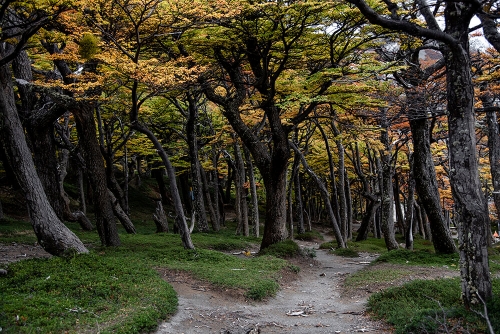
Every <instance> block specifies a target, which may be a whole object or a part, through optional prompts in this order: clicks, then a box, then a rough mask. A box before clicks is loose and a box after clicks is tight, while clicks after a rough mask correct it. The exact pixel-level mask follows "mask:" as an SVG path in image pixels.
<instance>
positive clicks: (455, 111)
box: [349, 0, 492, 307]
mask: <svg viewBox="0 0 500 334" xmlns="http://www.w3.org/2000/svg"><path fill="white" fill-rule="evenodd" d="M349 2H350V3H352V4H354V5H355V6H356V7H357V8H358V9H359V10H360V11H361V13H362V14H363V15H364V16H365V17H366V18H367V19H368V20H369V21H370V22H371V23H373V24H377V25H380V26H382V27H384V28H387V29H391V30H395V31H401V32H404V33H406V34H409V35H412V36H415V37H420V38H427V39H430V40H434V41H437V42H438V43H439V45H440V51H441V53H442V54H443V58H444V61H445V65H446V69H447V71H446V81H447V101H448V104H447V111H448V123H449V143H450V145H449V150H450V167H451V169H450V172H451V173H450V177H451V186H452V191H453V198H454V201H455V209H456V215H457V222H458V231H459V251H460V259H461V263H460V267H461V268H460V273H461V278H462V296H463V301H464V304H465V305H466V307H470V306H471V304H473V303H476V302H477V301H478V300H487V299H489V298H490V297H491V294H492V292H491V279H490V274H489V265H488V253H487V249H486V245H487V242H486V239H487V238H489V231H488V229H487V227H488V223H489V219H488V214H487V207H486V201H485V199H484V196H483V193H482V191H481V184H480V181H479V174H478V168H477V160H476V138H475V132H474V116H475V115H474V91H473V84H472V77H471V68H470V59H469V52H468V51H469V45H468V39H469V37H468V34H469V25H470V21H471V19H472V17H473V16H474V15H475V14H476V13H477V12H478V11H479V10H480V9H481V8H480V3H471V2H462V1H458V2H448V3H446V4H445V5H444V9H443V11H442V13H440V14H442V15H443V17H444V23H445V25H446V29H445V30H444V31H443V30H442V29H441V28H440V27H439V25H438V23H437V20H436V17H435V16H434V15H433V12H432V11H431V9H430V8H429V6H428V4H427V3H426V2H425V1H416V3H415V5H416V7H417V8H418V9H419V11H420V14H421V15H422V16H423V17H424V19H425V24H426V27H424V26H421V25H418V24H416V23H414V22H411V21H410V20H409V18H407V17H404V14H402V13H401V12H400V11H399V10H400V8H399V7H398V5H396V4H395V3H392V2H390V1H387V2H386V5H387V8H386V12H384V14H379V13H377V12H376V11H375V10H374V9H373V8H372V7H370V6H369V5H368V4H367V3H366V2H365V1H363V0H349ZM436 6H438V7H436V9H437V10H438V9H439V6H440V5H436Z"/></svg>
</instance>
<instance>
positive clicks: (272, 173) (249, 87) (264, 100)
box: [185, 1, 376, 248]
mask: <svg viewBox="0 0 500 334" xmlns="http://www.w3.org/2000/svg"><path fill="white" fill-rule="evenodd" d="M232 10H234V11H237V10H239V12H238V13H236V14H233V16H232V17H229V18H227V19H222V20H215V22H216V23H217V22H219V24H213V25H208V26H207V25H206V26H207V27H206V28H205V29H203V30H197V31H196V32H189V33H186V34H185V36H186V37H185V38H186V41H187V42H186V44H190V45H193V46H196V48H195V47H191V48H190V49H189V50H188V52H192V53H193V54H194V55H193V58H196V59H199V58H201V59H203V60H204V61H205V62H210V61H211V62H214V61H215V63H216V64H215V65H213V66H211V67H210V71H207V72H206V73H205V75H204V76H203V77H202V78H201V80H200V81H201V82H202V83H203V84H204V89H205V94H206V95H207V97H208V99H209V100H211V101H212V102H214V103H216V104H217V105H218V106H220V108H221V109H222V110H223V113H224V115H225V117H226V118H227V120H228V122H229V123H230V124H231V126H232V127H233V129H234V131H235V132H236V133H237V134H238V136H239V137H240V138H241V140H242V141H243V143H244V145H245V146H246V148H247V149H248V150H249V151H250V152H251V154H252V157H253V160H254V162H255V166H256V167H257V168H258V170H259V171H260V174H261V175H262V178H263V181H264V187H265V190H266V221H265V226H264V235H263V240H262V244H261V248H266V247H268V246H269V245H271V244H273V243H276V242H279V241H282V240H284V239H285V238H286V237H287V235H288V233H287V231H286V217H287V215H286V197H287V196H286V184H287V178H286V172H287V167H288V160H289V158H290V156H291V154H290V147H289V144H288V137H289V135H290V133H291V132H292V131H293V130H294V128H295V127H296V126H298V125H299V124H301V123H302V122H304V121H305V120H306V119H307V118H308V117H309V116H310V115H311V114H312V112H313V111H314V110H315V108H316V107H317V106H318V105H320V104H322V103H326V102H327V101H329V100H330V99H336V100H337V101H340V100H343V101H346V100H349V101H350V100H351V99H352V100H354V99H355V97H354V95H355V92H356V91H359V90H361V89H363V88H362V87H360V86H362V85H360V86H357V87H355V86H356V85H355V84H353V85H348V84H345V83H344V84H343V85H342V84H339V85H335V84H334V82H335V80H341V78H343V77H344V75H345V76H348V75H353V76H356V75H359V73H360V72H361V71H357V70H352V67H350V66H351V65H352V64H353V63H354V62H355V61H358V60H359V54H357V53H356V52H354V51H353V49H355V48H360V47H364V45H365V44H367V43H369V42H370V41H372V40H373V39H374V36H375V35H376V34H374V33H371V32H368V34H365V37H364V38H361V37H359V36H360V35H361V34H362V33H366V31H362V32H360V30H359V29H357V28H359V27H360V20H359V19H357V18H356V17H353V16H352V11H351V10H349V8H347V7H346V6H345V5H343V4H338V5H333V4H331V3H325V2H319V1H309V2H297V3H295V2H293V3H289V2H276V3H275V2H272V3H268V2H264V1H262V2H255V3H251V4H250V3H249V4H247V6H246V7H244V8H234V7H232ZM330 13H331V14H330ZM361 21H363V20H362V19H361ZM204 22H206V21H204ZM332 26H335V27H336V28H337V29H334V31H333V32H332V30H331V29H330V28H331V27H332ZM357 33H359V35H358V34H357ZM349 36H350V37H351V38H350V39H348V41H346V42H339V40H342V38H343V37H349ZM346 40H347V39H346ZM195 55H196V56H195ZM368 57H369V55H367V58H368ZM203 64H204V63H203ZM374 67H375V66H374ZM346 86H349V88H345V90H344V89H343V88H344V87H346ZM249 91H252V95H251V96H250V95H249V94H248V93H249ZM349 93H351V95H349ZM342 94H343V95H342ZM341 95H342V97H340V96H341ZM248 101H252V103H248ZM244 106H245V107H244ZM246 106H249V108H246ZM250 114H251V115H252V117H251V118H252V120H255V119H256V118H259V119H261V120H263V122H265V129H264V131H263V133H259V132H258V131H256V129H258V128H259V127H258V126H256V124H258V123H260V122H259V121H257V122H255V121H249V119H248V118H250ZM257 115H258V116H257ZM266 140H267V141H268V143H266Z"/></svg>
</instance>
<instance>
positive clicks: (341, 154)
mask: <svg viewBox="0 0 500 334" xmlns="http://www.w3.org/2000/svg"><path fill="white" fill-rule="evenodd" d="M332 130H333V134H334V135H335V136H336V137H338V136H340V131H339V130H338V128H337V126H336V125H335V121H333V120H332ZM335 145H337V152H338V160H339V162H338V173H337V174H338V175H339V190H338V198H339V199H338V204H339V216H340V226H342V233H343V235H344V238H345V240H347V239H350V232H349V231H351V227H350V226H349V219H348V218H347V199H346V189H345V185H346V182H345V179H346V174H345V148H344V145H343V144H342V140H340V139H336V140H335Z"/></svg>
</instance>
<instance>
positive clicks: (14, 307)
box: [0, 220, 288, 333]
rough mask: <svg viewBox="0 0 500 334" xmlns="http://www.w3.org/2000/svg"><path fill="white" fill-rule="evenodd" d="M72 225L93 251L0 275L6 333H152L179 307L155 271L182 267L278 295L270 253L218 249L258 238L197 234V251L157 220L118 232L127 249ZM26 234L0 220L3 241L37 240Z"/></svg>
mask: <svg viewBox="0 0 500 334" xmlns="http://www.w3.org/2000/svg"><path fill="white" fill-rule="evenodd" d="M68 226H69V227H70V228H71V229H73V230H74V231H75V233H76V234H77V235H78V236H79V238H80V239H81V240H82V241H83V242H84V243H85V244H86V245H87V246H88V247H89V248H90V249H91V253H90V254H87V255H77V256H74V257H71V258H68V259H62V258H55V257H53V258H50V259H32V260H26V261H21V262H17V263H14V264H10V265H9V266H8V267H7V270H8V275H7V276H6V277H3V278H0V291H2V298H1V299H0V327H2V333H34V332H53V333H61V332H68V333H77V332H100V333H141V332H147V331H150V330H153V329H154V328H156V326H157V324H158V321H159V320H161V319H165V318H167V317H168V316H169V315H170V314H172V313H173V312H174V311H175V310H176V307H177V297H176V294H175V292H174V291H173V289H172V288H171V286H170V285H169V284H168V283H166V282H165V281H163V280H162V279H161V277H160V275H159V274H158V272H157V270H156V269H160V268H170V269H178V270H184V271H187V272H190V273H191V274H192V276H194V277H195V278H197V279H200V280H204V281H206V282H209V283H212V284H215V285H218V286H221V287H225V288H236V289H242V290H244V291H245V294H246V296H247V297H248V298H252V299H255V300H260V299H265V298H267V297H269V296H272V295H274V294H275V293H276V291H277V290H278V288H279V285H278V283H277V281H278V279H279V276H280V273H281V271H282V269H284V268H286V267H287V266H288V263H287V261H285V260H283V259H280V258H277V257H275V256H271V255H266V256H259V257H244V258H243V257H237V256H234V255H231V254H225V253H223V252H221V250H223V251H227V250H233V249H238V250H241V249H245V248H246V247H249V246H251V245H252V244H253V243H254V242H255V241H258V239H255V238H244V237H240V236H234V233H233V232H231V231H230V229H227V231H226V230H224V231H221V232H220V233H203V234H202V233H194V234H193V235H192V238H193V241H194V244H195V246H196V247H197V248H196V250H195V251H193V250H186V249H184V248H183V247H182V244H181V240H180V237H179V235H175V234H170V233H160V234H155V233H152V231H154V224H153V223H152V222H147V221H146V222H142V220H141V222H139V223H136V228H137V229H138V230H139V231H143V232H145V233H146V234H136V235H128V234H124V233H121V234H120V238H121V242H122V245H121V246H120V247H109V248H103V247H100V246H99V243H100V242H99V237H98V236H97V233H96V232H85V231H82V230H80V229H79V227H78V225H77V224H68ZM29 231H31V226H30V224H29V223H26V222H23V221H13V220H8V221H7V222H1V223H0V233H1V234H0V242H2V243H7V242H12V241H14V240H15V241H17V242H27V243H34V242H35V241H36V238H35V236H34V234H33V233H31V232H29ZM233 231H234V230H233ZM20 240H21V241H20Z"/></svg>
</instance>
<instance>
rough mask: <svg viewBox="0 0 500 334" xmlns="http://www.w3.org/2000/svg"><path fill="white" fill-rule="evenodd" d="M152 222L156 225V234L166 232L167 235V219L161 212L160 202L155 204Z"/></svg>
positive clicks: (163, 212)
mask: <svg viewBox="0 0 500 334" xmlns="http://www.w3.org/2000/svg"><path fill="white" fill-rule="evenodd" d="M153 220H154V222H155V225H156V233H161V232H166V233H168V218H167V215H166V214H165V211H164V210H163V205H162V204H161V201H157V202H156V209H155V213H154V214H153Z"/></svg>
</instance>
